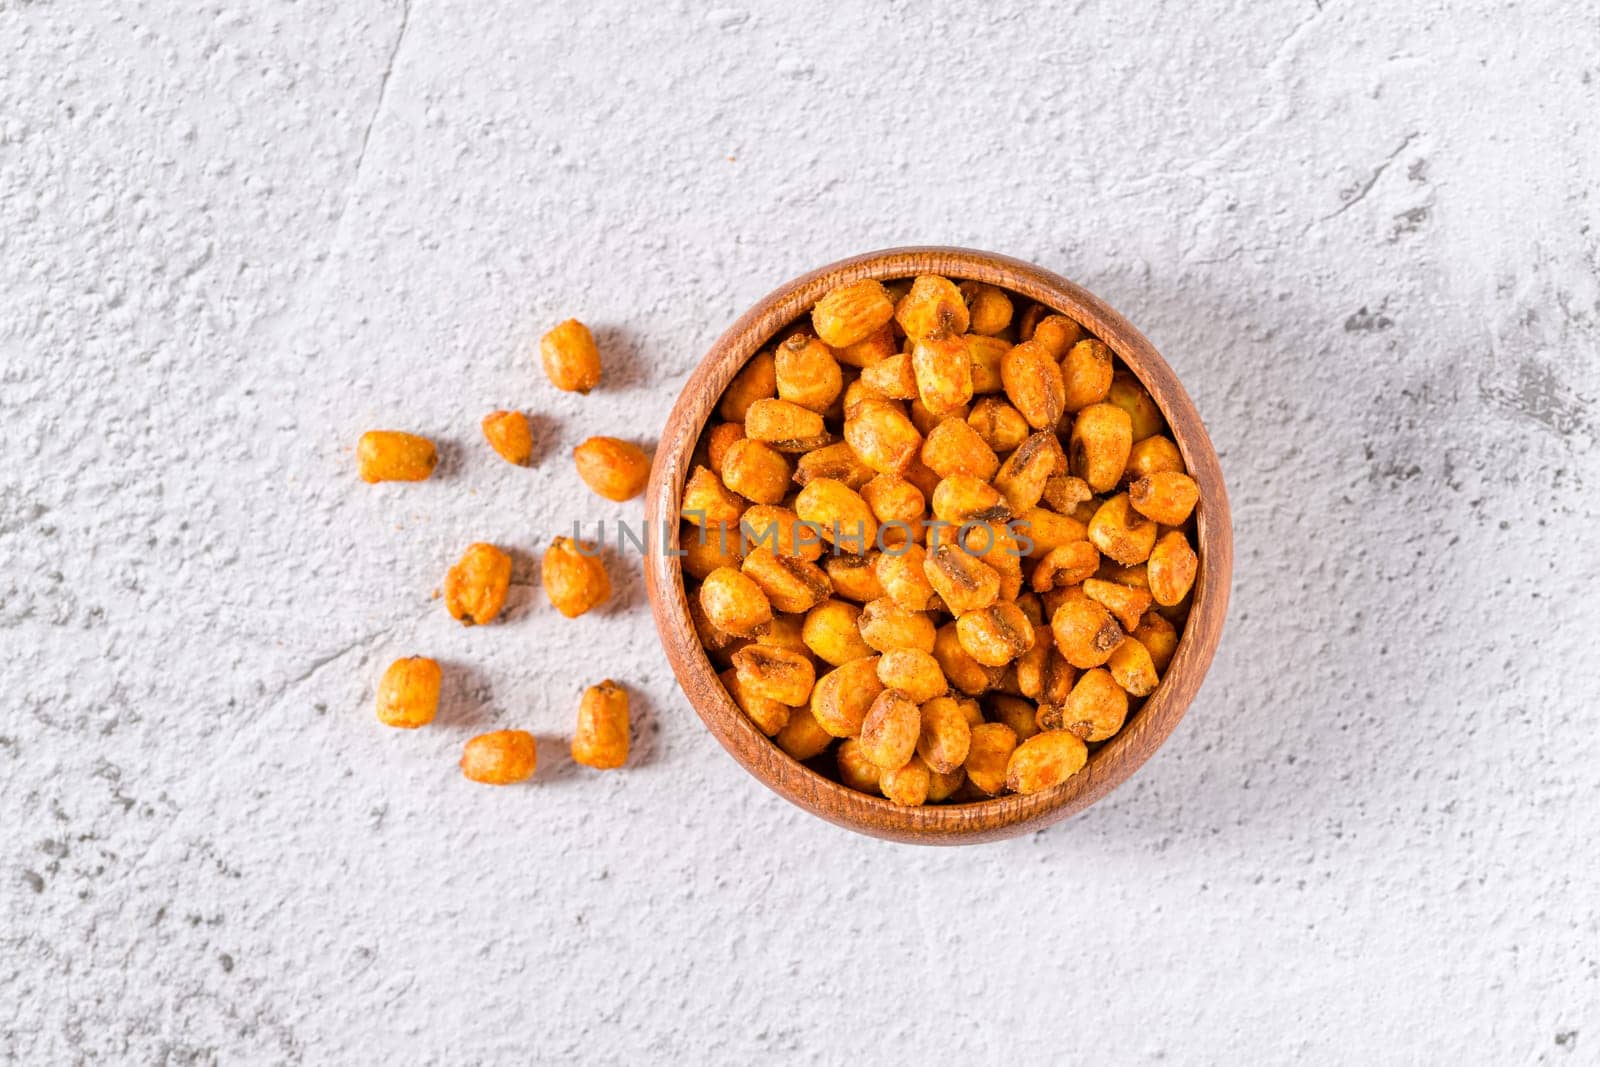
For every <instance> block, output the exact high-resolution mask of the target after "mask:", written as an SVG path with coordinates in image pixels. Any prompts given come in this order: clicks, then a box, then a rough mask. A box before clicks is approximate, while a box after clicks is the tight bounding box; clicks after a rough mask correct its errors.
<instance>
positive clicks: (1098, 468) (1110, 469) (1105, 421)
mask: <svg viewBox="0 0 1600 1067" xmlns="http://www.w3.org/2000/svg"><path fill="white" fill-rule="evenodd" d="M1132 447H1133V427H1132V423H1131V422H1130V421H1129V419H1128V413H1127V412H1126V411H1123V410H1122V409H1121V408H1119V407H1117V406H1116V405H1114V404H1090V405H1089V406H1088V407H1086V408H1084V409H1083V410H1082V411H1080V412H1078V414H1077V417H1076V418H1074V419H1073V422H1072V437H1071V439H1070V442H1069V447H1068V456H1069V457H1070V459H1071V461H1072V473H1073V474H1076V475H1077V476H1078V477H1080V478H1082V479H1083V480H1084V481H1085V482H1088V483H1089V488H1090V489H1093V490H1094V491H1095V492H1097V493H1108V492H1110V491H1111V490H1112V489H1115V488H1116V486H1117V481H1118V479H1120V478H1121V477H1122V470H1123V468H1124V467H1126V466H1127V465H1128V452H1129V450H1130V449H1131V448H1132Z"/></svg>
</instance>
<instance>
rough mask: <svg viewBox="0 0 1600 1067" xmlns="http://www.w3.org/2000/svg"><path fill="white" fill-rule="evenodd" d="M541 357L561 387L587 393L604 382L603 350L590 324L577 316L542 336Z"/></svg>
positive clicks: (550, 376) (551, 381) (552, 378)
mask: <svg viewBox="0 0 1600 1067" xmlns="http://www.w3.org/2000/svg"><path fill="white" fill-rule="evenodd" d="M539 358H540V359H541V360H542V361H543V362H544V373H545V376H546V377H548V378H549V379H550V384H551V385H554V386H555V387H556V388H557V389H564V390H566V391H567V392H569V393H587V392H588V391H589V390H591V389H593V388H594V387H595V386H597V385H599V384H600V349H599V348H598V347H596V345H595V343H594V334H592V333H590V332H589V327H587V326H585V325H584V324H583V323H581V322H579V321H578V320H577V319H568V320H567V321H566V322H563V323H561V324H560V325H558V326H556V327H555V328H554V329H552V330H551V331H550V332H549V333H547V334H545V335H544V336H543V337H542V338H540V339H539Z"/></svg>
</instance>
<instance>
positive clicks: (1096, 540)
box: [1088, 493, 1156, 567]
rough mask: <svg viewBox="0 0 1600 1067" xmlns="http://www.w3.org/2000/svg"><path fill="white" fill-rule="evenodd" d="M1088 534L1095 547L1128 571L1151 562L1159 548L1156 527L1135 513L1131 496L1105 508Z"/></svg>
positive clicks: (1097, 512)
mask: <svg viewBox="0 0 1600 1067" xmlns="http://www.w3.org/2000/svg"><path fill="white" fill-rule="evenodd" d="M1088 532H1089V540H1090V542H1092V543H1093V544H1094V547H1096V548H1098V549H1099V550H1100V551H1101V552H1102V553H1103V554H1105V555H1106V556H1109V557H1110V558H1111V559H1114V560H1116V561H1117V562H1118V563H1120V564H1122V565H1123V566H1125V567H1128V566H1132V565H1133V564H1135V563H1143V562H1144V561H1145V560H1147V559H1149V558H1150V550H1151V549H1153V548H1154V547H1155V544H1156V524H1155V523H1153V522H1151V521H1150V520H1149V519H1147V518H1145V517H1144V516H1143V515H1141V514H1139V513H1138V512H1137V511H1135V510H1133V507H1132V505H1130V504H1129V503H1128V494H1127V493H1118V494H1117V495H1116V496H1114V497H1112V498H1111V499H1109V500H1107V501H1106V502H1105V503H1104V504H1101V505H1100V507H1099V508H1097V509H1096V510H1095V513H1094V518H1093V519H1091V520H1090V522H1089V531H1088Z"/></svg>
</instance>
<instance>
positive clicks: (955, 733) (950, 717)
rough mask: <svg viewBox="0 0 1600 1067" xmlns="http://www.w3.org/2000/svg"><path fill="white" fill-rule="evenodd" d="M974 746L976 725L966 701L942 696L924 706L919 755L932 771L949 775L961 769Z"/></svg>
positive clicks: (918, 740) (919, 737)
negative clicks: (970, 747)
mask: <svg viewBox="0 0 1600 1067" xmlns="http://www.w3.org/2000/svg"><path fill="white" fill-rule="evenodd" d="M971 743H972V724H971V723H970V722H969V721H968V718H967V708H966V706H965V705H964V704H963V703H962V702H960V701H958V700H956V699H955V698H954V697H947V696H938V697H934V698H933V699H932V700H929V701H927V702H926V703H924V704H923V705H922V708H921V729H920V731H919V732H918V734H917V755H919V756H921V757H922V761H923V762H924V763H926V764H927V765H928V767H929V768H930V769H931V770H934V771H937V772H938V773H940V774H948V773H950V772H951V771H954V770H955V769H956V768H958V767H960V766H961V765H962V764H963V763H965V762H966V761H967V751H968V748H969V746H970V745H971Z"/></svg>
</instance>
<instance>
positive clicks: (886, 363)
mask: <svg viewBox="0 0 1600 1067" xmlns="http://www.w3.org/2000/svg"><path fill="white" fill-rule="evenodd" d="M859 380H860V382H861V387H862V388H863V389H865V390H867V391H868V392H870V393H872V394H874V395H876V396H879V397H882V398H884V399H888V400H910V399H911V398H912V397H914V396H916V395H917V372H916V368H915V366H914V365H913V364H912V362H911V353H910V352H900V353H896V354H895V355H892V356H890V357H888V358H887V359H882V360H879V361H878V362H877V363H874V364H872V365H871V366H869V367H864V368H862V371H861V378H860V379H859ZM845 414H846V415H847V416H848V415H849V414H850V410H849V409H848V408H846V410H845Z"/></svg>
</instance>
